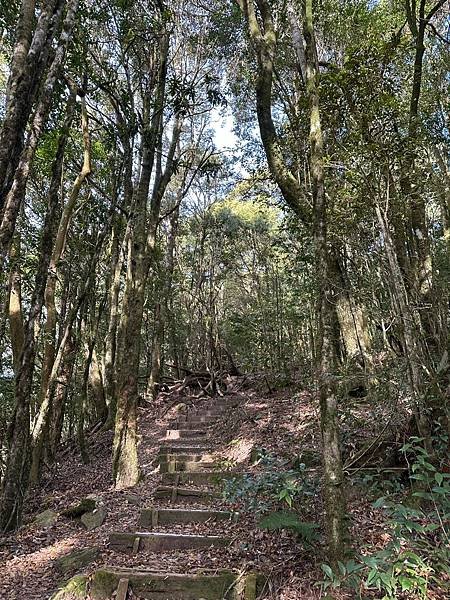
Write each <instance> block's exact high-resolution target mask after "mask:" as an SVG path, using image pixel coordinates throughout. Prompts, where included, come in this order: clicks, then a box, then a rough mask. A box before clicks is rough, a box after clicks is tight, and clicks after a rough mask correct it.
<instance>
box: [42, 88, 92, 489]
mask: <svg viewBox="0 0 450 600" xmlns="http://www.w3.org/2000/svg"><path fill="white" fill-rule="evenodd" d="M81 129H82V134H83V143H84V156H83V165H82V167H81V170H80V172H79V174H78V175H77V177H76V179H75V181H74V184H73V186H72V190H71V192H70V195H69V198H68V200H67V203H66V205H65V206H64V209H63V212H62V215H61V219H60V222H59V226H58V231H57V234H56V238H55V244H54V247H53V252H52V256H51V259H50V264H49V268H48V278H47V285H46V289H45V307H46V310H47V318H46V321H45V325H44V333H45V343H44V357H43V360H42V377H41V405H40V409H39V415H38V417H37V420H36V424H35V426H34V428H33V440H34V448H33V463H32V469H31V480H32V483H37V481H38V480H39V477H40V472H41V465H40V462H41V458H42V450H43V447H44V438H45V435H46V431H47V429H48V425H49V421H48V417H49V415H50V414H51V412H50V408H49V405H50V404H51V390H50V383H49V382H50V378H51V373H52V371H53V370H54V363H55V354H56V323H57V311H56V305H55V294H56V282H57V278H58V265H59V262H60V260H61V258H62V256H63V254H64V250H65V246H66V239H67V232H68V230H69V226H70V222H71V219H72V215H73V212H74V210H75V206H76V202H77V200H78V197H79V194H80V191H81V188H82V185H83V183H84V181H85V179H86V178H87V177H88V175H89V174H90V173H91V148H90V139H89V124H88V115H87V109H86V101H85V99H84V97H82V98H81ZM55 376H56V375H55Z"/></svg>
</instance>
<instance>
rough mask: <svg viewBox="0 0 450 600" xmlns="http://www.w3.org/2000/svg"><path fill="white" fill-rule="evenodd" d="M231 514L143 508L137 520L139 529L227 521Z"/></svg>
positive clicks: (217, 511) (226, 512)
mask: <svg viewBox="0 0 450 600" xmlns="http://www.w3.org/2000/svg"><path fill="white" fill-rule="evenodd" d="M232 518H233V513H230V512H228V511H225V510H198V509H186V508H144V510H143V511H142V512H141V516H140V518H139V526H140V527H153V528H154V527H158V525H169V524H171V523H186V524H188V523H206V522H207V521H227V520H231V519H232Z"/></svg>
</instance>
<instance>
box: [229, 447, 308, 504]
mask: <svg viewBox="0 0 450 600" xmlns="http://www.w3.org/2000/svg"><path fill="white" fill-rule="evenodd" d="M259 466H260V467H261V468H262V469H263V470H261V472H259V473H255V474H245V475H244V476H243V477H239V478H235V479H230V480H229V481H227V482H226V484H225V488H224V497H225V499H226V500H227V501H228V502H230V503H233V504H239V505H241V506H242V508H243V510H246V511H251V512H256V513H259V514H263V513H266V512H268V511H270V510H274V509H277V508H278V507H279V506H283V505H284V506H286V505H287V506H288V507H289V508H292V507H294V506H296V505H297V504H298V502H299V501H300V500H301V501H302V503H305V502H306V501H307V499H308V498H309V499H311V498H312V497H313V496H314V494H315V492H316V489H315V486H314V485H313V482H312V481H311V480H310V479H309V477H308V475H307V473H306V470H305V469H306V467H305V465H304V464H301V465H299V466H298V467H297V468H295V469H286V468H285V463H283V461H281V460H279V459H278V458H276V457H274V456H272V455H270V454H269V455H264V456H263V457H261V459H260V461H259ZM303 508H304V507H303Z"/></svg>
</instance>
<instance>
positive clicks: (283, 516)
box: [259, 511, 319, 545]
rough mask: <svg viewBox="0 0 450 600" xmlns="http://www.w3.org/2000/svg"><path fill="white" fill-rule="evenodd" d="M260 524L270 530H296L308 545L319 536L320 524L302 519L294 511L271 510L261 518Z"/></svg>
mask: <svg viewBox="0 0 450 600" xmlns="http://www.w3.org/2000/svg"><path fill="white" fill-rule="evenodd" d="M259 526H260V527H261V528H262V529H268V530H269V531H273V530H277V529H289V530H291V531H294V532H295V533H296V534H297V535H298V537H299V539H300V540H301V541H302V542H303V543H305V544H307V545H310V544H311V543H312V542H314V541H315V540H317V539H318V538H319V535H318V532H317V529H318V527H319V526H318V525H317V523H311V522H308V521H307V522H304V521H300V519H299V518H298V515H297V514H296V513H294V512H284V511H278V512H271V513H269V514H268V515H266V516H265V517H264V518H263V519H261V521H260V522H259Z"/></svg>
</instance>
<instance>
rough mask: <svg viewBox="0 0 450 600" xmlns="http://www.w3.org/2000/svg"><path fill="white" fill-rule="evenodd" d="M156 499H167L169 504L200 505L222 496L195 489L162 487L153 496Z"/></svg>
mask: <svg viewBox="0 0 450 600" xmlns="http://www.w3.org/2000/svg"><path fill="white" fill-rule="evenodd" d="M153 495H154V497H155V498H167V499H168V500H169V502H172V503H174V502H180V503H191V502H197V503H199V504H202V503H207V502H212V501H213V500H215V499H217V498H220V495H219V494H217V493H214V492H210V491H205V490H197V489H195V488H185V487H178V486H164V485H161V486H159V487H158V488H156V490H155V493H154V494H153Z"/></svg>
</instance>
